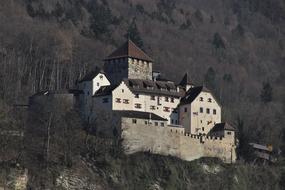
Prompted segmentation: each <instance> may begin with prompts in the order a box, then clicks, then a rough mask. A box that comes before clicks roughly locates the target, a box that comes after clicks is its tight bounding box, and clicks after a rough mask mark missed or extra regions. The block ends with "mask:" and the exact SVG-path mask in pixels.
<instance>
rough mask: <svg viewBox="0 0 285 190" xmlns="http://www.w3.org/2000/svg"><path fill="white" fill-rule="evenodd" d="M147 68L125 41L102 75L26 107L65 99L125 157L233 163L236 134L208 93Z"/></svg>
mask: <svg viewBox="0 0 285 190" xmlns="http://www.w3.org/2000/svg"><path fill="white" fill-rule="evenodd" d="M152 66H153V60H152V58H150V57H149V56H148V55H147V54H146V53H145V52H144V51H143V50H141V49H140V48H138V47H137V46H136V45H135V44H134V43H133V42H132V41H131V40H127V42H126V43H124V44H123V45H122V46H121V47H120V48H118V49H117V50H115V51H114V52H113V53H111V54H110V55H109V56H108V57H107V58H105V59H104V67H103V70H102V69H99V68H96V69H95V70H94V71H91V72H90V73H87V75H85V76H84V77H83V78H82V79H81V80H80V81H79V82H78V85H77V86H78V89H76V90H75V91H74V90H72V91H71V90H69V91H67V92H60V93H55V92H49V91H46V92H42V93H38V94H36V95H34V96H32V98H31V102H36V101H38V100H41V99H46V100H48V102H51V99H52V98H53V97H56V98H57V97H60V98H61V100H64V99H66V100H67V99H68V100H70V102H73V104H74V103H75V104H76V107H78V108H79V112H80V114H81V116H82V118H83V120H85V121H86V122H87V123H90V124H91V123H92V124H95V125H96V133H98V135H101V136H105V137H112V138H114V137H115V138H120V139H121V140H122V141H121V142H122V146H123V149H124V152H125V153H127V154H132V153H135V152H139V151H143V152H144V151H147V152H151V153H155V154H161V155H171V156H175V157H179V158H181V159H183V160H188V161H191V160H194V159H198V158H201V157H217V158H220V159H221V160H223V161H224V162H226V163H233V162H235V160H236V132H235V129H234V128H233V127H232V126H231V125H229V124H228V123H223V122H221V121H222V120H221V105H220V104H219V102H218V100H217V98H216V97H215V96H214V95H213V94H212V93H211V91H210V90H208V89H207V88H206V87H204V86H195V85H194V84H193V83H191V82H190V80H189V76H188V74H185V75H184V77H183V78H182V80H181V82H180V83H179V84H176V83H175V82H173V81H170V80H167V79H163V78H162V77H161V76H160V73H159V72H154V71H153V69H152ZM62 94H68V95H67V96H63V95H62ZM64 97H66V98H64ZM72 97H73V98H72Z"/></svg>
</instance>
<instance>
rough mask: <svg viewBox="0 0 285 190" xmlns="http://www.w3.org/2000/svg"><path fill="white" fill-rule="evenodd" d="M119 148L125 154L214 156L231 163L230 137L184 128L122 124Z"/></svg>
mask: <svg viewBox="0 0 285 190" xmlns="http://www.w3.org/2000/svg"><path fill="white" fill-rule="evenodd" d="M121 127H122V134H121V137H122V139H123V147H124V150H125V152H126V153H127V154H132V153H135V152H140V151H148V152H152V153H156V154H162V155H172V156H176V157H179V158H181V159H184V160H188V161H191V160H194V159H198V158H201V157H218V158H220V159H221V160H223V161H224V162H226V163H231V162H235V159H236V153H235V145H234V140H233V141H230V140H229V139H228V137H215V136H204V135H196V134H190V133H185V132H184V128H180V127H171V126H165V127H160V126H149V125H144V124H137V125H133V124H131V123H128V122H123V123H122V126H121Z"/></svg>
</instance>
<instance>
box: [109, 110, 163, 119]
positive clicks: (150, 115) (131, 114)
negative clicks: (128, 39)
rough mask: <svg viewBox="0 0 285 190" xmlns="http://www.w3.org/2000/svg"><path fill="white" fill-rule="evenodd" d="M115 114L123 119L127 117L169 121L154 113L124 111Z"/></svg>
mask: <svg viewBox="0 0 285 190" xmlns="http://www.w3.org/2000/svg"><path fill="white" fill-rule="evenodd" d="M114 113H115V114H119V115H120V116H122V117H127V118H136V119H151V120H158V121H167V119H165V118H163V117H160V116H159V115H156V114H154V113H150V112H141V111H131V110H123V111H114Z"/></svg>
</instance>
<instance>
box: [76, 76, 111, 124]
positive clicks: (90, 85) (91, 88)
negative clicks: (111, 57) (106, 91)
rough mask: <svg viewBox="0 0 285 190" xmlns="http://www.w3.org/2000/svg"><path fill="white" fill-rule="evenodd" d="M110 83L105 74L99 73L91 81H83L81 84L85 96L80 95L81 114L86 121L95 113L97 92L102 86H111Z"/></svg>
mask: <svg viewBox="0 0 285 190" xmlns="http://www.w3.org/2000/svg"><path fill="white" fill-rule="evenodd" d="M109 85H110V82H109V80H108V79H107V77H106V76H105V75H104V74H103V73H99V74H98V75H97V76H95V77H94V78H93V79H92V80H90V81H82V82H81V83H79V89H80V90H82V91H83V94H81V95H80V97H79V99H80V106H79V107H80V113H81V115H82V116H83V118H84V120H88V118H90V116H91V115H92V111H93V103H92V102H93V100H92V99H93V98H92V96H93V95H94V94H95V92H96V91H97V90H99V88H100V87H102V86H109Z"/></svg>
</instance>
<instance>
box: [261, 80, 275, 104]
mask: <svg viewBox="0 0 285 190" xmlns="http://www.w3.org/2000/svg"><path fill="white" fill-rule="evenodd" d="M260 98H261V101H262V102H264V103H268V102H271V101H272V87H271V85H270V83H269V82H263V87H262V90H261V94H260Z"/></svg>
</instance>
